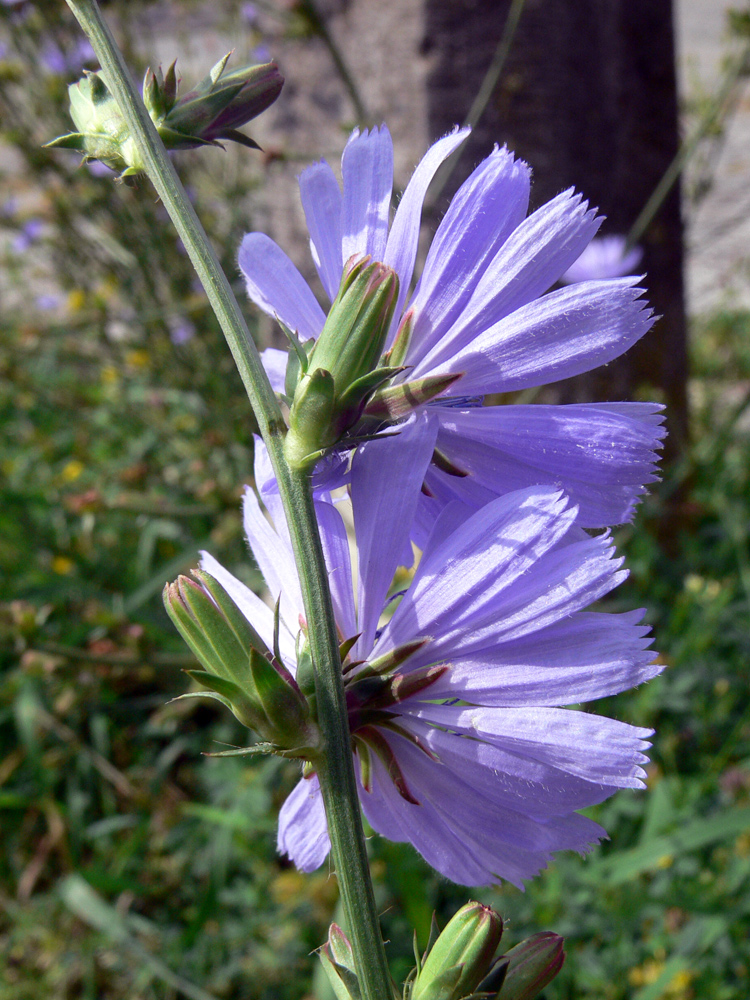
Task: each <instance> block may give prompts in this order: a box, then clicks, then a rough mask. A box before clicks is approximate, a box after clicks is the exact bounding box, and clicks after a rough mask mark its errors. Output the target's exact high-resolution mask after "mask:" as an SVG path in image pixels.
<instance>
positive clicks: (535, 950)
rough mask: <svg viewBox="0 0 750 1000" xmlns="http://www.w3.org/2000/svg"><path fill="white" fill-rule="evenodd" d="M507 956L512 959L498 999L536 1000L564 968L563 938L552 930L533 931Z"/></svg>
mask: <svg viewBox="0 0 750 1000" xmlns="http://www.w3.org/2000/svg"><path fill="white" fill-rule="evenodd" d="M504 958H507V959H509V960H510V962H509V965H508V972H507V975H506V977H505V982H504V983H503V986H502V989H501V990H500V992H499V993H498V994H497V1000H534V997H537V996H538V995H539V994H540V993H541V991H542V990H543V989H544V987H545V986H546V985H547V983H551V982H552V980H553V979H554V978H555V976H556V975H557V973H558V972H559V971H560V969H561V968H562V965H563V962H564V961H565V952H564V951H563V939H562V938H561V937H560V935H559V934H554V933H553V932H552V931H542V932H541V933H540V934H532V936H531V937H528V938H526V940H525V941H521V943H520V944H517V945H516V946H515V948H511V949H510V951H509V952H507V953H506V955H505V956H504Z"/></svg>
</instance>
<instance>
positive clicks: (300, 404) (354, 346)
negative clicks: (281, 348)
mask: <svg viewBox="0 0 750 1000" xmlns="http://www.w3.org/2000/svg"><path fill="white" fill-rule="evenodd" d="M397 299H398V276H397V275H396V272H395V271H394V270H393V269H392V268H390V267H388V266H387V265H386V264H380V263H377V262H376V263H371V262H370V258H369V257H363V258H362V259H361V260H355V259H354V258H350V260H349V261H348V262H347V265H346V267H345V268H344V275H343V277H342V279H341V286H340V288H339V293H338V295H337V296H336V299H335V300H334V303H333V305H332V306H331V309H330V312H329V313H328V318H327V319H326V322H325V325H324V327H323V330H322V331H321V334H320V337H319V338H318V340H317V341H316V343H315V345H314V346H313V347H312V350H311V351H310V353H309V357H307V359H306V364H305V365H304V366H302V365H301V364H298V362H297V361H296V360H295V369H294V374H293V376H292V378H291V379H290V380H289V381H288V382H287V388H291V387H292V384H294V397H293V400H292V406H291V410H290V414H289V434H288V435H287V438H286V442H285V452H286V457H287V460H288V461H289V463H290V464H291V465H293V466H294V467H295V468H307V467H309V466H311V465H313V464H314V463H315V461H317V459H318V458H319V457H320V455H321V454H322V453H323V452H324V451H325V450H326V448H331V447H332V446H333V445H335V444H336V443H337V442H338V441H339V440H340V439H341V438H342V437H343V435H344V434H345V433H346V431H348V430H349V429H350V428H351V427H353V426H354V424H356V422H357V420H359V418H360V416H361V414H362V411H363V410H364V408H365V406H366V404H367V401H368V400H369V399H370V397H371V396H372V394H373V393H374V392H375V391H376V390H377V389H379V388H380V387H381V386H382V385H383V383H384V382H387V381H388V380H389V379H391V378H392V377H393V376H394V375H395V374H397V373H398V372H399V371H401V370H402V369H401V368H398V367H377V365H378V361H379V359H380V355H381V352H382V350H383V346H384V344H385V340H386V337H387V336H388V330H389V328H390V325H391V320H392V318H393V311H394V309H395V307H396V301H397ZM300 350H302V345H300ZM302 360H303V361H304V360H305V359H304V358H303V359H302Z"/></svg>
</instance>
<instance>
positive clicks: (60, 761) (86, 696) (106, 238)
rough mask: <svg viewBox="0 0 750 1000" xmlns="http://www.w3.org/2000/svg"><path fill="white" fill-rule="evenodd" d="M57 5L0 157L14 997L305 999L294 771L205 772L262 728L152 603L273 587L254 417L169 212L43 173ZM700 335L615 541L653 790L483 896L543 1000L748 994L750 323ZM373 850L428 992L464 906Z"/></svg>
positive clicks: (208, 172)
mask: <svg viewBox="0 0 750 1000" xmlns="http://www.w3.org/2000/svg"><path fill="white" fill-rule="evenodd" d="M42 6H44V5H42ZM60 7H61V5H59V4H57V5H49V8H48V9H47V7H45V16H46V20H45V22H44V24H42V23H41V22H40V21H39V20H38V19H37V20H35V18H36V17H37V15H36V14H32V15H31V16H30V18H27V19H26V20H24V21H23V22H22V23H18V24H11V23H10V22H8V25H9V27H8V31H9V33H10V34H9V38H10V40H11V41H12V42H13V44H14V45H15V49H10V50H8V51H6V52H5V53H4V54H3V55H2V57H0V100H1V101H2V106H3V117H2V126H0V131H1V134H0V140H2V142H3V143H4V144H5V145H6V146H10V145H12V146H13V147H14V149H15V151H16V154H17V156H18V157H20V158H21V163H22V164H23V166H24V169H23V170H21V171H19V170H18V169H17V164H16V168H15V169H14V170H13V171H8V172H5V173H4V174H3V176H2V177H0V179H1V180H3V182H4V183H5V184H6V187H7V190H9V191H10V192H11V193H12V198H10V199H8V201H6V203H5V204H4V205H3V207H2V210H1V211H0V254H1V255H2V258H3V261H2V262H3V265H4V271H5V278H4V279H3V280H4V285H3V295H4V311H3V317H2V320H1V321H0V322H1V323H2V329H1V333H2V338H1V339H0V424H1V425H2V428H3V430H2V453H1V455H0V669H1V670H2V683H1V686H0V828H1V829H2V838H3V851H2V854H1V855H0V1000H11V998H12V1000H38V998H39V997H40V996H44V997H49V998H51V1000H73V998H92V1000H93V998H107V1000H120V998H122V1000H124V998H126V997H127V998H128V1000H157V998H159V1000H163V998H172V997H178V996H182V995H184V996H194V997H198V998H200V1000H205V998H206V997H215V998H217V1000H218V998H244V997H253V998H257V1000H271V998H274V1000H286V998H289V1000H296V998H300V997H303V996H306V995H310V990H311V976H312V970H313V963H314V957H313V956H312V955H311V952H312V951H313V949H314V948H316V947H317V946H318V945H319V944H320V942H321V941H322V940H323V938H324V935H325V929H326V925H327V923H328V921H329V920H330V919H331V917H332V914H333V913H334V911H335V906H336V887H335V880H334V879H332V878H330V877H329V874H328V871H327V869H326V868H324V869H322V870H321V871H320V872H318V873H316V874H314V875H312V876H303V875H300V874H299V873H297V872H296V871H294V870H293V869H292V868H290V867H289V865H288V864H287V863H286V862H285V861H284V860H283V859H280V858H279V857H277V855H276V853H275V848H274V844H275V815H276V813H277V811H278V808H279V806H280V804H281V802H282V801H283V799H284V796H285V795H286V794H287V792H288V791H289V790H290V789H291V787H292V785H293V783H294V780H295V772H294V767H293V766H292V765H290V764H286V763H282V762H278V761H275V760H264V761H257V760H256V761H253V762H252V763H250V764H248V763H246V762H243V761H242V760H237V759H210V758H206V757H203V756H202V752H203V751H206V750H210V749H212V748H216V747H218V746H221V745H224V744H231V745H237V744H242V742H243V741H244V738H245V737H244V735H243V733H242V731H241V729H240V727H239V726H238V725H237V724H236V723H235V722H234V720H233V719H232V718H231V717H226V716H225V715H223V714H221V715H220V714H217V713H216V712H214V711H213V710H212V709H211V708H209V707H206V706H205V705H203V706H196V704H195V703H192V702H189V703H183V702H180V703H177V704H168V702H169V699H170V698H172V697H173V696H174V695H176V694H179V693H181V692H182V691H184V690H185V678H184V675H183V674H182V673H181V672H180V668H181V667H182V666H184V665H186V664H187V663H189V662H190V660H189V656H188V654H187V653H186V650H185V648H184V647H183V646H182V645H181V643H180V641H179V639H178V637H177V636H176V634H175V633H174V631H173V629H172V628H171V626H170V624H169V622H168V619H167V618H166V615H165V614H164V612H163V609H162V607H161V601H160V596H159V593H160V590H161V586H162V585H163V583H164V582H165V580H167V579H169V578H172V577H174V576H175V575H176V573H177V572H179V571H180V569H182V568H186V567H188V566H189V565H191V564H193V563H194V562H195V557H196V552H197V550H198V549H199V548H200V547H203V546H205V547H208V548H210V549H211V551H212V552H214V553H215V554H216V555H217V556H218V557H219V558H221V559H222V561H223V562H224V563H225V564H226V565H228V566H230V567H231V568H233V569H234V571H235V572H237V574H238V575H240V576H243V578H244V579H245V580H247V582H248V583H250V584H251V585H257V584H258V583H259V578H258V576H257V573H256V571H255V570H254V568H253V566H252V565H251V563H250V561H249V559H248V558H247V556H246V550H245V546H244V543H243V541H242V537H241V524H240V516H239V505H238V500H239V497H240V493H241V489H242V485H243V484H244V483H247V482H251V481H252V479H251V476H252V422H251V419H250V414H249V408H248V405H247V403H246V402H245V399H244V396H243V392H242V389H241V386H240V383H239V379H238V378H237V376H236V374H235V372H234V369H233V365H232V362H231V359H230V357H229V355H228V352H227V351H226V349H225V347H224V344H223V341H222V338H221V336H220V333H219V331H218V330H217V328H216V325H215V323H214V321H213V318H212V316H211V314H210V311H209V310H208V308H207V305H206V301H205V298H204V296H203V294H202V293H201V292H200V290H198V289H196V287H195V284H194V281H193V277H192V274H191V271H190V268H189V266H188V263H187V261H186V258H185V256H184V254H183V253H182V252H181V249H180V246H179V244H178V242H177V240H176V239H175V237H174V236H173V235H172V233H171V231H170V228H169V226H168V225H166V223H165V219H164V215H163V212H162V211H161V209H160V207H159V206H158V204H156V203H155V201H154V198H153V195H152V194H151V192H150V191H149V189H148V187H147V186H146V185H145V184H142V185H139V186H137V187H135V188H124V187H118V188H116V189H114V188H113V187H112V181H111V179H110V178H107V177H99V176H95V175H92V174H91V173H90V172H89V171H87V170H86V169H81V168H79V167H78V166H77V163H76V161H75V159H65V158H64V157H61V155H60V154H51V153H48V152H46V151H43V150H41V149H40V148H39V146H40V143H41V142H42V141H43V140H44V139H46V138H49V137H50V136H52V135H55V134H57V133H59V132H61V131H65V129H66V128H67V125H66V122H65V118H64V95H65V89H64V84H65V81H66V78H65V75H64V74H56V73H46V74H44V75H42V77H40V79H39V80H36V81H35V86H34V87H29V86H27V87H26V89H25V91H24V97H23V100H21V99H20V98H19V90H18V88H19V81H20V80H21V79H22V73H21V70H20V69H19V66H20V65H21V64H20V63H19V61H18V57H19V54H21V55H23V53H24V52H26V53H28V52H30V51H32V49H31V46H32V44H33V43H34V41H35V39H36V41H37V42H38V41H39V38H38V37H37V36H39V34H40V32H43V33H45V37H48V36H49V37H54V38H55V39H56V44H59V45H60V46H62V47H63V48H64V47H65V46H68V48H70V47H71V46H73V44H74V39H75V35H74V33H73V31H72V29H71V28H70V25H69V24H68V22H67V21H66V18H65V16H64V13H59V8H60ZM4 16H6V14H4ZM8 16H9V15H8ZM55 19H56V20H55ZM68 78H70V77H68ZM24 110H25V113H22V112H24ZM30 111H31V112H33V113H29V112H30ZM209 155H210V156H213V157H220V156H221V155H222V154H219V153H215V152H214V151H210V154H209ZM231 155H234V154H227V156H228V157H230V156H231ZM241 155H242V156H243V157H246V156H247V154H246V153H244V152H243V153H242V154H241ZM218 162H220V163H221V164H222V165H221V166H219V167H218V168H217V166H216V164H217V163H218ZM234 162H235V161H233V160H231V159H226V160H221V161H217V160H216V159H214V160H209V159H208V158H206V157H204V158H200V157H196V156H194V155H192V154H190V155H188V156H187V157H185V159H184V160H180V161H179V166H180V169H181V171H182V172H183V176H184V179H185V181H186V183H187V184H188V185H189V186H190V189H191V190H192V191H194V192H195V197H196V200H197V201H198V202H199V203H200V206H201V215H202V217H203V218H204V219H205V220H206V223H207V225H208V227H209V230H210V232H211V235H212V237H213V239H214V242H215V245H216V246H218V247H220V248H221V249H222V251H223V257H224V264H225V266H226V268H227V272H228V273H229V274H230V275H234V273H235V272H234V253H235V247H236V245H237V243H238V240H239V237H240V235H241V233H242V232H243V231H244V230H245V229H246V228H250V227H251V226H252V218H251V206H252V191H253V186H254V185H255V184H257V183H258V177H259V174H258V173H257V172H255V173H253V172H251V171H246V172H240V171H236V170H233V169H232V168H231V164H232V163H234ZM243 162H245V161H244V160H243ZM227 163H228V164H230V166H229V167H227V166H226V164H227ZM4 170H5V168H3V167H0V173H3V171H4ZM228 185H229V186H228ZM228 203H231V205H232V210H231V211H227V210H226V208H225V207H222V206H226V205H227V204H228ZM206 206H208V210H206ZM32 222H37V223H38V225H35V226H30V223H32ZM37 290H38V293H37ZM42 293H44V294H42ZM251 322H252V319H251ZM692 332H693V377H692V382H691V397H692V400H693V438H694V445H693V446H692V448H691V450H690V452H689V453H688V454H687V455H685V456H684V458H683V460H682V461H681V463H680V464H679V465H678V466H676V467H674V468H671V469H669V470H667V472H666V475H665V478H664V481H663V482H662V483H661V484H660V485H659V487H658V488H657V489H655V490H654V491H653V494H652V496H651V497H649V498H648V499H647V500H646V502H645V503H644V505H643V507H642V508H641V511H640V514H639V516H638V518H637V522H636V525H635V526H634V527H628V528H626V529H622V530H620V531H619V532H618V541H619V543H620V545H621V546H622V548H623V551H624V552H625V553H626V555H627V559H628V565H629V567H630V570H631V576H630V579H629V581H628V582H627V583H626V584H625V586H624V587H622V588H621V589H620V591H619V592H618V594H617V595H616V598H615V599H616V601H617V603H618V606H622V607H633V606H643V607H645V608H646V609H647V619H648V621H649V622H651V623H652V624H653V626H654V630H655V633H656V638H657V647H658V649H659V650H660V652H661V655H662V658H663V660H664V662H665V663H666V664H667V665H668V669H667V670H666V671H665V673H664V674H663V676H662V677H661V678H659V679H658V680H656V681H654V682H652V683H650V684H648V685H646V686H644V687H642V688H641V689H639V690H637V691H634V692H630V693H627V694H625V695H622V696H620V697H618V698H616V699H608V700H607V702H606V703H602V704H601V705H598V706H597V709H598V710H601V711H603V712H607V713H608V714H611V715H613V716H615V717H618V718H623V719H627V720H629V721H632V722H635V723H637V724H638V725H644V726H654V727H655V728H656V730H657V736H656V741H655V745H654V751H653V754H652V759H653V764H652V766H651V768H650V779H649V790H648V792H645V793H627V792H623V793H620V794H618V795H617V796H616V797H615V798H614V799H612V800H611V801H610V802H608V803H605V804H604V805H602V806H601V807H599V808H597V809H595V810H592V811H591V814H592V815H593V816H595V818H597V819H599V820H600V821H601V822H602V823H603V824H604V825H605V826H606V827H607V829H608V830H609V831H610V835H611V838H612V839H611V841H609V842H608V843H605V844H604V845H603V846H602V847H601V848H599V849H598V850H597V851H595V852H594V853H593V855H592V856H591V857H589V858H587V859H579V858H577V857H575V856H571V857H567V856H565V857H560V858H558V859H557V860H556V862H555V863H554V865H552V866H551V867H550V869H549V870H548V871H547V872H545V873H544V874H543V875H542V876H541V877H540V878H538V879H537V880H535V881H534V882H533V883H531V884H530V885H529V886H528V889H527V891H526V893H525V894H521V893H519V892H518V891H516V890H515V889H513V888H510V887H504V888H501V889H498V890H491V891H489V890H480V891H479V892H478V893H475V894H474V895H479V897H480V898H481V899H483V900H485V901H487V902H491V903H492V904H493V905H495V906H496V907H497V908H498V909H499V910H500V911H501V912H502V913H503V915H504V916H505V918H506V920H507V922H508V923H507V931H506V936H507V938H508V941H509V944H512V943H514V942H515V941H517V940H519V939H520V938H522V937H524V936H526V935H527V934H530V933H533V932H534V931H537V930H543V929H554V930H556V931H558V932H559V933H562V934H564V935H565V936H566V939H567V945H566V947H567V951H568V960H567V963H566V965H565V967H564V970H563V973H562V974H561V976H560V977H559V978H558V979H557V980H556V981H555V982H554V983H553V984H552V985H551V986H550V987H549V988H548V990H547V994H546V995H547V996H548V998H549V1000H563V998H565V1000H624V998H626V997H628V998H635V1000H660V998H667V1000H690V998H692V997H696V998H697V997H711V998H712V1000H714V998H715V1000H736V998H744V997H746V996H748V995H749V994H750V961H749V959H748V950H747V928H748V926H749V925H750V813H749V812H748V810H750V706H749V704H748V684H747V679H748V661H749V659H750V551H749V550H748V536H747V526H748V523H749V522H750V354H748V344H750V314H748V313H746V312H725V313H720V314H717V315H713V316H709V317H703V318H701V319H700V320H697V321H695V322H694V323H693V331H692ZM370 844H371V852H372V861H373V870H374V873H375V880H376V892H377V894H378V900H379V904H380V906H381V910H382V912H383V922H384V927H385V931H386V937H387V938H388V939H389V941H390V944H389V954H390V957H391V960H392V965H393V970H394V974H395V975H396V976H397V978H398V977H400V978H403V977H404V976H405V975H406V973H407V971H408V969H409V966H410V964H411V928H412V927H416V928H417V931H418V933H419V935H420V937H421V938H422V940H423V943H424V939H425V938H426V936H427V932H428V927H429V921H430V917H431V914H432V911H433V910H437V911H438V913H439V914H441V915H443V917H445V916H447V915H449V914H450V912H451V911H452V910H453V909H455V908H456V907H457V906H458V905H460V904H461V903H463V902H464V901H465V900H466V899H467V897H468V896H469V895H470V894H469V893H468V892H467V891H466V890H464V889H459V888H457V887H454V886H451V885H449V884H448V883H446V882H445V881H443V880H441V879H439V878H438V877H437V876H436V875H435V874H434V873H433V872H431V871H430V870H429V869H428V867H427V866H426V865H425V864H424V863H423V862H422V861H421V859H420V858H419V857H418V856H417V855H416V854H415V853H414V852H413V851H412V850H411V849H410V848H409V847H407V846H404V845H396V844H390V843H387V842H385V841H382V840H380V839H378V838H373V839H372V840H371V842H370Z"/></svg>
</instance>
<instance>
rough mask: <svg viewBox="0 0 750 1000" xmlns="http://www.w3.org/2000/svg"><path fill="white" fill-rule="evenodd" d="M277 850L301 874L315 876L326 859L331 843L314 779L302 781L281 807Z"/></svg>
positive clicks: (317, 786) (314, 777) (317, 785)
mask: <svg viewBox="0 0 750 1000" xmlns="http://www.w3.org/2000/svg"><path fill="white" fill-rule="evenodd" d="M276 846H277V849H278V851H279V853H280V854H288V855H289V857H290V858H291V859H292V861H293V862H294V863H295V865H296V866H297V868H299V869H300V871H303V872H314V871H315V869H316V868H320V866H321V865H322V864H323V862H324V861H325V859H326V858H327V857H328V852H329V851H330V850H331V842H330V840H329V839H328V826H327V824H326V814H325V809H324V808H323V796H322V795H321V793H320V785H319V784H318V778H317V775H312V776H311V777H310V778H302V779H301V780H300V782H299V783H298V784H297V785H296V786H295V788H294V790H293V791H292V792H291V793H290V795H289V796H288V797H287V800H286V802H285V803H284V805H283V806H282V807H281V811H280V812H279V833H278V838H277V842H276Z"/></svg>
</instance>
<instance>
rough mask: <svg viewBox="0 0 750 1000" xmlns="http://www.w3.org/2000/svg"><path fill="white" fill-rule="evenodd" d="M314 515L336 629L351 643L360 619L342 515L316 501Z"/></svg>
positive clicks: (332, 507) (332, 506) (329, 504)
mask: <svg viewBox="0 0 750 1000" xmlns="http://www.w3.org/2000/svg"><path fill="white" fill-rule="evenodd" d="M315 513H316V514H317V518H318V527H319V528H320V541H321V544H322V545H323V554H324V556H325V561H326V567H327V569H328V583H329V585H330V588H331V600H332V601H333V611H334V616H335V618H336V625H337V626H338V629H339V632H340V634H341V638H342V639H349V638H351V637H352V636H354V635H356V634H357V618H356V612H355V610H354V587H353V585H352V567H351V559H350V556H349V539H348V537H347V534H346V526H345V525H344V522H343V520H342V518H341V514H339V512H338V510H337V509H336V507H335V506H334V504H332V503H327V502H324V501H316V503H315Z"/></svg>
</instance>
